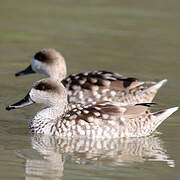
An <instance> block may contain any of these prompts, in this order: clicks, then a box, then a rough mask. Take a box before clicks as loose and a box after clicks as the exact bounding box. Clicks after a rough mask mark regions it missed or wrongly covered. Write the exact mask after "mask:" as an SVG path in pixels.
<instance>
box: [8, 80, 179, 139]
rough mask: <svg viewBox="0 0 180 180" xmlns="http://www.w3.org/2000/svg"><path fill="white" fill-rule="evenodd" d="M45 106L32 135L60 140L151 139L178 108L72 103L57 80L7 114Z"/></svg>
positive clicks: (36, 89) (47, 82)
mask: <svg viewBox="0 0 180 180" xmlns="http://www.w3.org/2000/svg"><path fill="white" fill-rule="evenodd" d="M33 103H39V104H44V105H45V106H46V108H44V109H42V110H41V111H39V112H38V113H37V114H36V115H35V116H34V118H33V119H32V120H31V121H30V123H29V127H30V130H31V132H32V133H38V134H47V135H54V136H59V137H79V136H80V137H82V136H85V137H88V138H118V137H141V136H148V135H150V134H151V133H152V132H153V131H155V129H156V128H157V127H158V126H159V125H160V124H161V123H162V122H163V121H164V120H165V119H166V118H168V117H169V116H170V115H171V114H172V113H174V112H175V111H176V110H177V109H178V107H174V108H170V109H166V110H161V111H159V112H155V113H151V112H150V110H149V106H151V104H153V103H141V104H136V105H126V106H121V105H120V104H119V103H114V102H108V101H104V102H96V103H92V104H88V105H84V104H80V103H76V104H75V103H69V104H68V100H67V93H66V89H65V88H64V86H63V85H62V84H61V83H59V82H57V81H56V80H55V79H52V78H46V79H42V80H40V81H37V82H36V83H35V84H34V85H33V86H32V88H31V90H30V91H29V93H28V94H27V95H26V96H25V98H24V99H22V100H21V101H19V102H17V103H15V104H13V105H10V106H7V107H6V110H11V109H17V108H22V107H24V106H27V105H31V104H33Z"/></svg>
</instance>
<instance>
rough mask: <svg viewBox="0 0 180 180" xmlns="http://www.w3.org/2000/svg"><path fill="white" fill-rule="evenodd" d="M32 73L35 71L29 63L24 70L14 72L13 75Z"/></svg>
mask: <svg viewBox="0 0 180 180" xmlns="http://www.w3.org/2000/svg"><path fill="white" fill-rule="evenodd" d="M32 73H35V71H34V70H33V69H32V66H31V65H29V66H28V67H27V68H26V69H25V70H23V71H20V72H18V73H16V74H15V76H16V77H18V76H22V75H26V74H32Z"/></svg>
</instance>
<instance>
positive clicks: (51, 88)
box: [34, 82, 58, 91]
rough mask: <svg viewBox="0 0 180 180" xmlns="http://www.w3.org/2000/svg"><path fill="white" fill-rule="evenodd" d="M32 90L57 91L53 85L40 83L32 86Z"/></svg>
mask: <svg viewBox="0 0 180 180" xmlns="http://www.w3.org/2000/svg"><path fill="white" fill-rule="evenodd" d="M34 89H37V90H39V91H58V87H57V86H56V85H55V84H51V83H47V82H40V83H38V84H37V85H35V86H34Z"/></svg>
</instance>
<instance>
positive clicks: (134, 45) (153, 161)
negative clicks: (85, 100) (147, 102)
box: [0, 0, 180, 180]
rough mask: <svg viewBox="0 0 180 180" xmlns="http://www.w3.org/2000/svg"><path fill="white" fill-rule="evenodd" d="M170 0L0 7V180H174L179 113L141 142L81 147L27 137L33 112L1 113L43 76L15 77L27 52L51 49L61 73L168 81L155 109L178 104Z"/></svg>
mask: <svg viewBox="0 0 180 180" xmlns="http://www.w3.org/2000/svg"><path fill="white" fill-rule="evenodd" d="M179 12H180V2H179V1H178V0H165V1H162V0H151V1H146V2H145V1H142V0H140V1H131V0H126V1H121V0H119V1H115V0H112V1H108V0H96V1H92V0H87V1H84V0H77V1H65V0H53V1H50V0H43V1H42V0H36V1H34V0H33V1H23V0H16V1H10V0H6V1H1V6H0V20H1V28H0V36H1V38H0V53H1V60H0V73H1V76H0V83H1V87H0V103H1V106H0V115H1V116H0V117H1V118H0V123H1V125H0V135H1V136H0V179H3V180H4V179H18V180H19V179H29V180H30V179H31V180H32V179H33V180H37V179H38V180H39V179H96V180H97V179H125V180H129V179H137V180H139V179H146V180H151V179H154V180H156V179H158V180H159V179H163V180H169V179H170V178H171V179H174V180H175V179H179V178H180V173H179V172H180V168H179V167H180V135H179V131H180V123H179V119H180V113H179V112H177V113H175V114H174V115H173V116H171V117H170V118H168V119H167V120H166V121H165V122H164V123H163V124H162V125H161V126H160V127H159V128H158V131H159V132H160V133H158V134H154V135H152V136H150V137H147V138H132V139H119V140H113V141H108V140H107V141H103V142H102V141H95V142H94V141H89V140H86V139H76V140H73V139H64V140H62V139H57V138H53V137H46V136H32V135H31V134H30V133H29V130H28V126H27V124H28V120H29V119H31V117H32V116H33V115H34V114H35V112H37V111H38V110H39V108H40V107H39V106H37V105H34V106H32V107H26V108H24V109H20V110H16V111H11V112H6V111H5V106H6V105H9V104H11V103H13V102H16V101H17V100H19V99H21V98H22V97H24V95H25V94H26V93H27V91H28V90H29V88H30V87H31V85H32V83H33V82H34V81H36V80H38V79H40V78H42V77H44V76H42V75H30V76H26V77H25V76H24V77H20V78H16V77H14V73H15V72H17V71H19V70H22V69H23V68H24V67H26V66H27V65H28V64H29V62H30V60H31V58H32V56H33V54H34V52H36V51H38V50H39V49H41V48H48V47H51V48H56V49H57V50H59V51H60V52H62V54H63V55H64V56H65V58H66V60H67V65H68V73H69V74H70V73H73V72H82V71H87V70H102V69H106V70H110V71H115V72H118V73H120V74H123V75H126V76H130V77H137V78H139V79H141V80H161V79H164V78H168V80H169V81H168V83H167V84H166V85H165V86H164V87H163V88H162V89H161V90H160V91H159V93H158V95H157V97H156V98H155V100H154V101H155V102H157V103H159V106H158V107H157V108H156V109H157V110H158V109H162V108H168V107H173V106H178V105H179V102H180V96H179V90H180V83H179V77H180V71H179V69H180V60H179V57H180V51H179V47H180V38H179V31H180V24H179V19H180V13H179Z"/></svg>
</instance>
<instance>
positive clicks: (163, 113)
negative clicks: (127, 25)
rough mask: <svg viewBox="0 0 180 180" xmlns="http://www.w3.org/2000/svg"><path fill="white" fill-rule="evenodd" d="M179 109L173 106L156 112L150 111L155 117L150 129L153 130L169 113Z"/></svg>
mask: <svg viewBox="0 0 180 180" xmlns="http://www.w3.org/2000/svg"><path fill="white" fill-rule="evenodd" d="M178 109H179V107H173V108H170V109H165V110H161V111H158V112H154V113H152V114H153V116H154V117H155V120H154V123H153V126H152V129H151V131H152V132H153V131H155V130H156V128H157V127H158V126H159V125H160V124H161V123H162V122H163V121H164V120H165V119H167V118H168V117H169V116H170V115H171V114H173V113H174V112H175V111H177V110H178Z"/></svg>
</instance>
